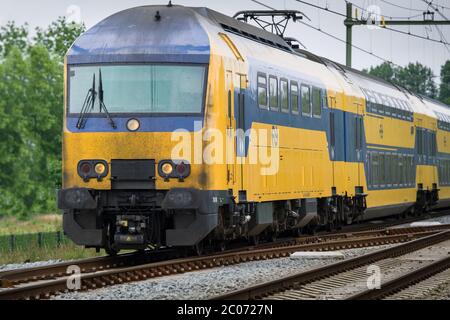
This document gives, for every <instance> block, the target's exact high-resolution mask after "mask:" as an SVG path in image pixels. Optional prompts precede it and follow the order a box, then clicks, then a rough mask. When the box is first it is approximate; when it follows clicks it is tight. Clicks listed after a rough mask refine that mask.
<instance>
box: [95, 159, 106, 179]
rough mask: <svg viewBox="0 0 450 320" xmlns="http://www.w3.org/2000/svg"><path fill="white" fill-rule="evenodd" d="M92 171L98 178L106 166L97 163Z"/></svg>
mask: <svg viewBox="0 0 450 320" xmlns="http://www.w3.org/2000/svg"><path fill="white" fill-rule="evenodd" d="M94 170H95V173H96V174H98V175H99V176H100V175H102V174H104V173H105V171H106V166H105V165H104V164H103V163H101V162H99V163H97V164H96V165H95V167H94Z"/></svg>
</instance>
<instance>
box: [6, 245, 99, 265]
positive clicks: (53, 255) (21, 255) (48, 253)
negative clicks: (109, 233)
mask: <svg viewBox="0 0 450 320" xmlns="http://www.w3.org/2000/svg"><path fill="white" fill-rule="evenodd" d="M103 255H105V253H104V251H103V250H102V251H100V253H96V252H95V249H85V248H84V247H80V246H77V245H75V244H74V243H72V242H70V243H67V244H64V245H62V246H60V247H59V248H45V247H43V248H39V247H37V246H30V247H28V248H26V249H25V250H23V249H22V250H14V251H11V252H10V251H0V265H3V264H9V263H25V262H34V261H45V260H59V259H60V260H74V259H83V258H90V257H98V256H103Z"/></svg>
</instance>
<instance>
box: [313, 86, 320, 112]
mask: <svg viewBox="0 0 450 320" xmlns="http://www.w3.org/2000/svg"><path fill="white" fill-rule="evenodd" d="M321 100H322V99H321V97H320V89H318V88H313V89H312V114H313V117H315V118H320V117H321V116H322V101H321Z"/></svg>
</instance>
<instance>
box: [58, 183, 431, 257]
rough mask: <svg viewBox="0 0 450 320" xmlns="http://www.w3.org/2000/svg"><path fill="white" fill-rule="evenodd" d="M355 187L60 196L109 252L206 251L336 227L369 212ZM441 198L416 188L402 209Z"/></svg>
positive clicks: (69, 213) (74, 222) (417, 208)
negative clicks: (259, 193) (293, 195)
mask: <svg viewBox="0 0 450 320" xmlns="http://www.w3.org/2000/svg"><path fill="white" fill-rule="evenodd" d="M356 191H357V192H356V193H355V195H354V196H347V195H333V196H331V197H327V198H318V199H294V200H284V201H274V202H263V203H253V202H243V203H236V202H235V201H234V198H233V197H232V196H230V195H229V194H228V192H226V191H225V192H220V191H200V190H194V189H172V190H170V191H156V190H152V191H148V190H145V191H144V190H129V191H125V190H105V191H99V190H89V189H85V188H73V189H65V190H60V192H59V196H58V204H59V207H60V208H61V209H63V211H64V216H63V217H64V218H63V224H64V231H65V232H66V234H67V235H68V236H69V237H70V238H71V239H72V240H73V241H74V242H75V243H76V244H79V245H83V246H85V247H94V248H97V249H98V250H99V249H100V248H104V249H105V250H106V252H107V253H109V254H116V253H117V252H118V251H119V250H121V249H138V250H139V249H146V248H152V249H157V248H160V247H166V246H170V247H179V248H186V249H194V250H195V251H196V252H197V253H198V254H201V253H202V252H203V251H205V250H209V249H212V250H224V249H225V248H226V246H227V244H228V243H229V242H231V241H234V240H238V239H245V240H248V241H250V242H251V243H253V244H257V243H259V242H260V241H274V240H275V239H276V238H277V236H279V235H280V234H284V233H287V232H289V233H292V234H293V235H300V234H310V233H313V232H314V231H315V230H317V229H318V228H324V229H326V230H329V231H332V230H336V229H339V228H341V227H342V226H344V225H348V224H352V223H358V222H360V221H363V220H367V219H370V217H368V216H366V211H367V204H366V194H365V193H363V190H362V189H359V190H358V189H357V190H356ZM437 201H438V189H437V188H433V190H422V189H419V190H418V192H417V201H416V202H415V203H414V204H413V205H408V207H407V209H405V208H403V209H401V212H397V213H398V214H400V213H401V214H405V213H410V214H415V215H417V214H421V213H423V212H426V211H428V210H430V209H431V208H432V207H433V206H434V205H435V204H436V203H437ZM397 211H398V210H397Z"/></svg>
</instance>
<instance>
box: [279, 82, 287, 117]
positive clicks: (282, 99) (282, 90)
mask: <svg viewBox="0 0 450 320" xmlns="http://www.w3.org/2000/svg"><path fill="white" fill-rule="evenodd" d="M280 102H281V111H282V112H289V87H288V81H287V80H286V79H281V80H280Z"/></svg>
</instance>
